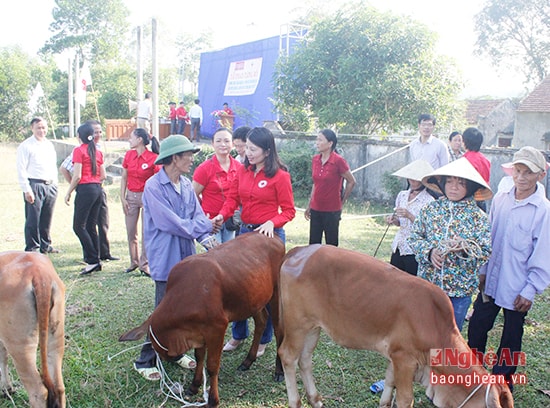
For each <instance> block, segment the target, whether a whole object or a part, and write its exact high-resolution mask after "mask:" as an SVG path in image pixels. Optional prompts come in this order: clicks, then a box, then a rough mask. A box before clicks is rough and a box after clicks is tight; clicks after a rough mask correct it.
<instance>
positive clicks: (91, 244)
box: [65, 123, 105, 275]
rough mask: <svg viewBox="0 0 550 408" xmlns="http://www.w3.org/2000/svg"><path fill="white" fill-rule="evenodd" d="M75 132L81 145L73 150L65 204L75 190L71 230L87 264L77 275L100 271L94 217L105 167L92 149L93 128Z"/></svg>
mask: <svg viewBox="0 0 550 408" xmlns="http://www.w3.org/2000/svg"><path fill="white" fill-rule="evenodd" d="M77 132H78V138H79V139H80V141H81V142H82V144H81V145H80V146H79V147H77V148H75V149H74V151H73V164H74V170H73V177H72V179H71V184H70V185H69V190H68V191H67V194H66V195H65V204H67V205H69V203H70V201H71V193H72V192H73V191H74V190H75V189H76V197H75V199H74V218H73V231H74V232H75V234H76V236H77V237H78V239H79V240H80V244H81V245H82V252H83V253H84V261H85V262H86V266H85V267H84V268H83V269H82V270H81V272H80V274H81V275H87V274H90V273H92V272H94V271H100V270H101V263H100V261H99V238H98V234H97V218H98V216H99V207H100V205H101V200H102V194H103V193H102V188H101V183H102V182H103V180H105V167H104V166H103V153H101V151H100V150H97V149H96V146H95V142H94V128H93V126H92V125H91V124H89V123H85V124H83V125H81V126H80V127H79V128H78V131H77Z"/></svg>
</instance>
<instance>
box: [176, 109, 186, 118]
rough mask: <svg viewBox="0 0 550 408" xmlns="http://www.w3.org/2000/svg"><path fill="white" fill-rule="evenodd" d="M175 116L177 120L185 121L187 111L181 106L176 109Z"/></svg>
mask: <svg viewBox="0 0 550 408" xmlns="http://www.w3.org/2000/svg"><path fill="white" fill-rule="evenodd" d="M176 116H177V117H178V119H185V118H186V117H187V111H186V110H185V108H184V107H183V106H180V107H178V109H176Z"/></svg>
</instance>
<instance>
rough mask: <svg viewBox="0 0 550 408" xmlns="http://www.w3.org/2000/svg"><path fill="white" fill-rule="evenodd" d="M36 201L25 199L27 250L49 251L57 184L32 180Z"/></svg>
mask: <svg viewBox="0 0 550 408" xmlns="http://www.w3.org/2000/svg"><path fill="white" fill-rule="evenodd" d="M30 185H31V189H32V192H33V194H34V203H33V204H29V203H28V202H27V201H25V251H37V250H40V251H42V252H48V250H49V248H50V247H51V245H52V239H51V236H50V228H51V225H52V216H53V210H54V207H55V200H56V199H57V186H56V185H54V184H44V183H43V182H39V181H30Z"/></svg>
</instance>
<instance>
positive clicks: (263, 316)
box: [237, 307, 268, 371]
mask: <svg viewBox="0 0 550 408" xmlns="http://www.w3.org/2000/svg"><path fill="white" fill-rule="evenodd" d="M252 318H253V319H254V337H253V339H252V345H251V346H250V350H248V354H247V356H246V358H245V359H244V361H243V362H242V363H241V365H240V366H239V367H238V368H237V370H239V371H246V370H248V369H249V368H250V366H251V365H252V363H253V362H254V361H256V353H258V347H259V345H260V339H261V338H262V334H263V332H264V330H265V326H266V324H267V318H268V312H267V308H265V307H264V308H263V309H262V310H260V311H259V312H258V313H256V314H254V315H252Z"/></svg>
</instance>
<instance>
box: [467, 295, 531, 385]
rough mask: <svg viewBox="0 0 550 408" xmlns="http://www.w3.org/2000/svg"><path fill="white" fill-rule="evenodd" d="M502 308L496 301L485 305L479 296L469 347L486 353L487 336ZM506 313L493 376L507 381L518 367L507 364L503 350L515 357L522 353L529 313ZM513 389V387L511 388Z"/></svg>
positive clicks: (469, 329) (511, 311)
mask: <svg viewBox="0 0 550 408" xmlns="http://www.w3.org/2000/svg"><path fill="white" fill-rule="evenodd" d="M500 309H501V307H500V306H497V305H496V304H495V301H494V299H492V298H489V301H488V302H486V303H483V299H482V297H481V295H478V296H477V298H476V300H475V302H474V314H473V315H472V317H471V318H470V323H469V325H468V345H469V346H470V348H475V349H476V350H477V351H479V352H482V353H485V348H486V346H487V334H488V333H489V331H490V330H491V329H492V328H493V325H494V323H495V319H496V317H497V315H498V313H499V312H500ZM502 310H503V312H504V328H503V330H502V336H501V338H500V345H499V347H498V351H497V356H498V360H497V364H495V365H494V366H493V374H502V375H504V376H505V378H506V380H508V381H510V380H511V375H512V374H514V373H515V372H516V369H517V366H516V365H513V364H512V365H509V364H506V362H507V361H506V359H504V358H503V359H502V361H501V356H502V353H503V350H505V352H506V353H508V352H509V353H510V355H513V353H514V352H519V351H521V341H522V338H523V324H524V323H525V317H526V316H527V312H517V311H515V310H509V309H504V308H503V309H502ZM510 385H512V384H510ZM510 388H512V387H510Z"/></svg>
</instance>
